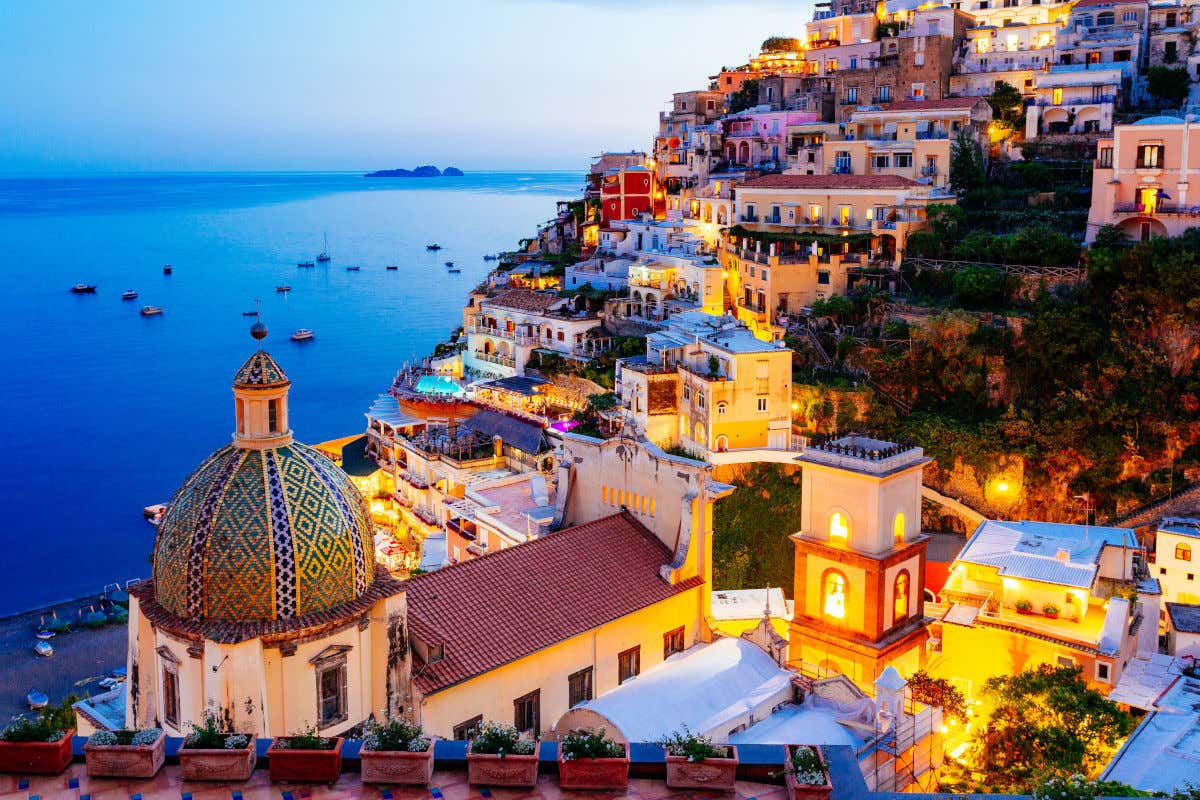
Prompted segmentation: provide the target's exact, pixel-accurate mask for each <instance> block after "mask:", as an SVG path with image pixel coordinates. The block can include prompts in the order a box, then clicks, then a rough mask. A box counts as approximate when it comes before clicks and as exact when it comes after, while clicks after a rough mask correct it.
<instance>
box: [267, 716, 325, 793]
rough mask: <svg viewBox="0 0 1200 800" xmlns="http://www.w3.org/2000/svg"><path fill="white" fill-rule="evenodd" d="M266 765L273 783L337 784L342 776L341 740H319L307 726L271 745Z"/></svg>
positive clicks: (276, 740) (319, 736)
mask: <svg viewBox="0 0 1200 800" xmlns="http://www.w3.org/2000/svg"><path fill="white" fill-rule="evenodd" d="M267 761H268V762H270V768H271V780H273V781H296V782H298V783H336V782H337V779H338V776H340V775H341V774H342V737H340V736H321V735H320V734H318V733H317V729H316V728H315V727H313V726H312V725H309V726H308V727H307V728H305V729H303V730H302V731H300V732H299V733H293V734H292V735H291V736H280V737H278V738H276V739H275V740H274V741H273V742H271V746H270V747H269V748H268V749H267Z"/></svg>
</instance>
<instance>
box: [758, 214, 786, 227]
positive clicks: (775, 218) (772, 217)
mask: <svg viewBox="0 0 1200 800" xmlns="http://www.w3.org/2000/svg"><path fill="white" fill-rule="evenodd" d="M762 221H763V223H764V224H766V225H782V224H783V223H782V222H781V221H780V218H779V215H778V214H769V215H767V216H765V217H763V218H762Z"/></svg>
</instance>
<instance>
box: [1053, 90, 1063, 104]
mask: <svg viewBox="0 0 1200 800" xmlns="http://www.w3.org/2000/svg"><path fill="white" fill-rule="evenodd" d="M1054 105H1056V106H1061V105H1062V89H1055V90H1054Z"/></svg>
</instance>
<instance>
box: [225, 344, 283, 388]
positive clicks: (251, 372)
mask: <svg viewBox="0 0 1200 800" xmlns="http://www.w3.org/2000/svg"><path fill="white" fill-rule="evenodd" d="M288 383H291V381H289V380H288V376H287V375H285V374H284V372H283V367H281V366H279V364H278V363H277V362H276V361H275V359H273V358H271V354H270V353H268V352H266V351H264V350H257V351H255V352H254V354H253V355H252V356H250V357H249V358H247V359H246V363H245V364H242V366H241V369H239V370H238V371H237V374H235V375H234V376H233V385H234V386H235V387H243V388H247V389H266V388H268V387H274V386H285V385H287V384H288Z"/></svg>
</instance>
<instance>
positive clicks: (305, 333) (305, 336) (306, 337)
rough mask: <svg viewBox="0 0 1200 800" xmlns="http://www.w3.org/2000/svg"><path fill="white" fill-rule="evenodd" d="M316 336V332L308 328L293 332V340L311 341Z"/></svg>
mask: <svg viewBox="0 0 1200 800" xmlns="http://www.w3.org/2000/svg"><path fill="white" fill-rule="evenodd" d="M315 336H316V334H314V333H313V332H312V331H310V330H309V329H308V328H300V329H299V330H297V331H296V332H295V333H293V334H292V341H293V342H308V341H311V340H312V339H313V338H314V337H315Z"/></svg>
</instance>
